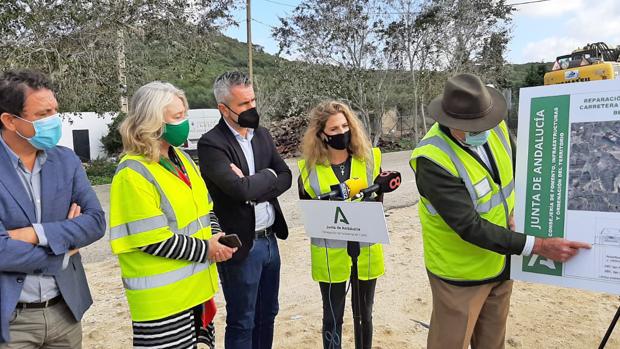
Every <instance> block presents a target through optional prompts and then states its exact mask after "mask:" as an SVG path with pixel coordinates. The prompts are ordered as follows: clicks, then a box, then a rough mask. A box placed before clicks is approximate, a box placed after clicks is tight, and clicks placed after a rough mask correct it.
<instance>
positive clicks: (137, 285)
mask: <svg viewBox="0 0 620 349" xmlns="http://www.w3.org/2000/svg"><path fill="white" fill-rule="evenodd" d="M210 265H211V263H210V262H209V263H192V264H190V265H188V266H185V267H183V268H180V269H177V270H173V271H170V272H167V273H163V274H159V275H152V276H145V277H137V278H123V285H125V288H126V289H128V290H132V291H136V290H146V289H150V288H156V287H162V286H166V285H170V284H173V283H175V282H178V281H181V280H183V279H186V278H188V277H190V276H192V275H194V274H197V273H199V272H201V271H203V270H205V269H208V268H209V266H210Z"/></svg>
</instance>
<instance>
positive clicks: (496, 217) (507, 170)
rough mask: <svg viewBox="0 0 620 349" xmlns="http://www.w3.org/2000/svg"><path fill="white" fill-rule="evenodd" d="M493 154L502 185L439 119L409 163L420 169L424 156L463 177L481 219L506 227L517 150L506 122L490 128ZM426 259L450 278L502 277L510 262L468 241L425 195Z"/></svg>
mask: <svg viewBox="0 0 620 349" xmlns="http://www.w3.org/2000/svg"><path fill="white" fill-rule="evenodd" d="M488 144H489V148H490V149H491V154H490V156H491V157H492V158H493V159H495V164H496V166H497V170H498V171H499V177H500V182H501V186H499V185H497V184H496V183H495V181H494V180H493V178H492V177H491V174H489V173H488V171H487V170H486V169H485V168H484V167H483V166H482V165H481V164H480V163H479V162H478V160H476V159H475V158H474V157H473V156H471V155H470V154H468V153H467V152H466V151H465V150H463V149H462V148H461V147H460V146H459V145H458V144H456V143H455V142H454V141H453V140H452V139H450V137H448V136H447V135H445V134H444V133H443V132H442V131H441V130H440V129H439V124H437V123H435V125H433V127H432V128H431V129H430V130H429V131H428V133H427V134H426V136H424V138H423V139H422V140H421V141H420V143H419V144H418V146H417V147H416V148H415V150H414V151H413V153H412V154H411V160H410V162H409V163H410V165H411V168H412V169H413V170H414V171H416V168H417V159H418V158H420V157H424V158H427V159H429V160H430V161H432V162H434V163H435V164H437V165H439V166H441V167H442V168H443V169H445V170H446V171H447V172H448V173H450V174H451V175H453V176H454V177H458V178H461V179H462V180H463V182H464V183H465V187H466V188H467V191H468V192H469V195H470V197H471V200H472V202H473V204H474V206H475V207H476V211H477V212H478V214H479V215H480V217H481V218H482V219H485V220H487V221H489V222H491V223H493V224H496V225H499V226H502V227H507V226H508V219H509V215H510V212H512V210H513V208H514V178H513V166H512V150H511V148H510V142H509V135H508V129H507V127H506V124H505V123H504V122H503V121H502V122H501V123H500V124H499V125H498V126H497V127H495V128H494V129H493V130H491V134H490V136H489V140H488ZM418 211H419V215H420V222H421V223H422V237H423V242H424V262H425V264H426V268H427V269H428V270H429V271H430V272H431V273H433V274H435V275H437V276H439V277H441V278H443V279H447V280H455V281H482V280H486V279H492V278H494V277H496V276H498V275H499V274H500V273H502V271H503V270H504V267H505V265H506V261H505V258H506V257H505V256H504V255H502V254H499V253H496V252H493V251H490V250H487V249H484V248H482V247H478V246H476V245H474V244H471V243H469V242H467V241H465V240H463V239H462V238H461V237H460V236H459V235H458V234H457V233H456V232H455V231H454V230H452V228H450V227H449V226H448V224H446V222H445V221H444V220H443V218H442V217H441V216H440V215H439V214H438V213H437V212H436V211H435V209H434V208H433V205H432V204H431V203H430V202H429V201H428V200H427V199H426V198H425V197H422V196H421V197H420V203H419V204H418Z"/></svg>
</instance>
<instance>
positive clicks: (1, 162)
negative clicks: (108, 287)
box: [0, 71, 105, 349]
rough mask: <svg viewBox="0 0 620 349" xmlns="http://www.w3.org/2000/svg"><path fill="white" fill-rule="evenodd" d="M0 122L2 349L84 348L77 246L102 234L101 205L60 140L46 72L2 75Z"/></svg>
mask: <svg viewBox="0 0 620 349" xmlns="http://www.w3.org/2000/svg"><path fill="white" fill-rule="evenodd" d="M0 121H1V122H0V136H1V137H0V330H1V331H0V343H3V344H0V348H2V349H12V348H81V345H82V328H81V325H80V320H81V318H82V316H83V315H84V312H86V310H87V309H88V308H89V307H90V305H91V304H92V298H91V295H90V292H89V290H88V284H87V282H86V275H85V274H84V268H83V266H82V262H81V258H80V255H79V253H77V249H79V248H82V247H85V246H87V245H90V244H91V243H93V242H95V241H97V240H99V239H100V238H101V237H103V235H104V233H105V216H104V213H103V210H102V209H101V205H100V204H99V201H98V199H97V196H96V195H95V192H94V191H93V189H92V187H91V186H90V183H89V182H88V179H87V178H86V173H85V172H84V169H83V168H82V164H81V162H80V160H79V159H78V157H77V156H76V155H75V153H74V152H73V151H72V150H71V149H67V148H65V147H60V146H56V143H58V141H59V139H60V136H61V129H62V122H61V120H60V118H59V116H58V103H57V102H56V98H55V97H54V93H53V92H52V90H51V86H50V83H49V81H48V80H47V78H46V77H45V76H43V75H42V74H40V73H36V72H32V71H18V72H6V73H4V74H3V75H2V76H1V77H0Z"/></svg>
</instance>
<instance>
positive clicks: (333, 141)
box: [323, 130, 351, 150]
mask: <svg viewBox="0 0 620 349" xmlns="http://www.w3.org/2000/svg"><path fill="white" fill-rule="evenodd" d="M323 134H324V135H325V137H327V139H326V140H324V142H325V143H327V145H329V146H330V147H332V148H334V149H338V150H343V149H347V148H348V147H349V144H350V143H351V130H349V131H347V132H345V133H339V134H336V135H331V136H330V135H328V134H326V133H325V132H323Z"/></svg>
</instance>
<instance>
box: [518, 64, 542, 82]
mask: <svg viewBox="0 0 620 349" xmlns="http://www.w3.org/2000/svg"><path fill="white" fill-rule="evenodd" d="M545 73H547V68H546V66H545V64H536V65H534V64H533V65H530V69H528V71H527V75H526V76H525V79H524V81H523V87H530V86H542V85H544V83H545Z"/></svg>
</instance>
